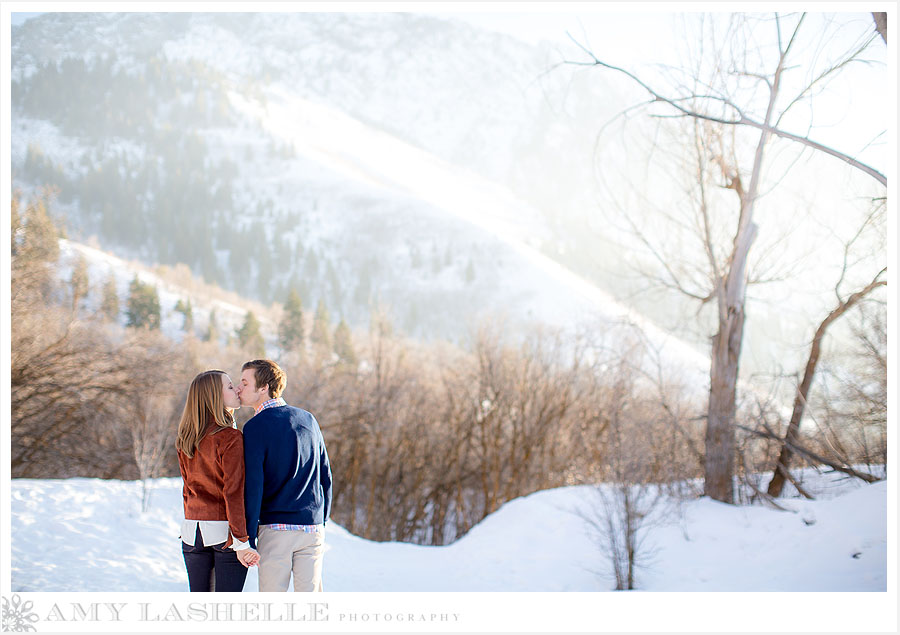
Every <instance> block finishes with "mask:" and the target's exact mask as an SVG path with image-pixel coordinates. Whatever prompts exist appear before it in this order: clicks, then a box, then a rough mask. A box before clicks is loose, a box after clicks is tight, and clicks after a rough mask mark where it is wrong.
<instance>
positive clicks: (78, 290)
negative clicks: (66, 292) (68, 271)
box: [69, 256, 89, 311]
mask: <svg viewBox="0 0 900 635" xmlns="http://www.w3.org/2000/svg"><path fill="white" fill-rule="evenodd" d="M69 285H70V286H71V287H72V310H73V311H75V310H77V309H78V302H79V300H81V299H82V298H83V297H85V296H86V295H87V292H88V285H89V278H88V265H87V260H85V257H84V256H79V257H78V260H77V261H75V265H74V266H73V267H72V277H71V278H69Z"/></svg>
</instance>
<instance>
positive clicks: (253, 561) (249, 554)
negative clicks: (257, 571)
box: [235, 547, 259, 567]
mask: <svg viewBox="0 0 900 635" xmlns="http://www.w3.org/2000/svg"><path fill="white" fill-rule="evenodd" d="M235 553H236V554H237V557H238V560H240V562H241V564H242V565H244V566H245V567H255V566H256V565H257V564H259V552H258V551H257V550H256V549H253V548H250V547H248V548H246V549H241V550H240V551H235Z"/></svg>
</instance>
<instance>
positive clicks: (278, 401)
mask: <svg viewBox="0 0 900 635" xmlns="http://www.w3.org/2000/svg"><path fill="white" fill-rule="evenodd" d="M286 405H287V403H285V401H284V399H282V398H281V397H276V398H275V399H269V400H268V401H264V402H262V403H261V404H259V405H258V406H257V407H256V412H254V413H253V416H254V417H255V416H256V415H258V414H259V413H260V412H262V411H263V410H265V409H266V408H277V407H278V406H286Z"/></svg>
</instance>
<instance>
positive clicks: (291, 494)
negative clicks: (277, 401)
mask: <svg viewBox="0 0 900 635" xmlns="http://www.w3.org/2000/svg"><path fill="white" fill-rule="evenodd" d="M243 432H244V464H245V469H246V482H245V485H244V501H245V503H246V508H247V532H248V533H249V534H250V546H252V547H253V548H256V537H257V534H258V531H259V525H269V524H273V523H287V524H291V525H322V524H324V523H325V521H326V520H327V519H328V515H329V514H330V513H331V466H330V465H329V463H328V453H327V452H326V451H325V439H323V438H322V431H321V430H320V429H319V423H318V422H317V421H316V418H315V417H314V416H312V414H310V413H309V412H307V411H306V410H301V409H300V408H294V407H292V406H276V407H274V408H266V409H265V410H262V411H261V412H260V413H259V414H258V415H256V416H254V417H252V418H251V419H250V420H249V421H248V422H247V423H246V424H244V429H243Z"/></svg>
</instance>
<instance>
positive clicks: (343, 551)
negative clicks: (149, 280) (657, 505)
mask: <svg viewBox="0 0 900 635" xmlns="http://www.w3.org/2000/svg"><path fill="white" fill-rule="evenodd" d="M802 478H803V479H804V486H805V487H808V488H810V489H812V490H814V491H815V492H816V493H817V494H818V498H817V500H814V501H809V500H805V499H799V498H787V499H784V500H783V501H780V502H781V503H782V504H783V505H784V507H786V508H787V511H777V510H774V509H771V508H768V507H760V506H751V507H736V506H730V505H725V504H722V503H718V502H715V501H712V500H710V499H708V498H701V499H695V500H689V501H686V502H685V503H684V504H683V506H682V507H681V510H680V513H673V514H672V515H671V516H670V517H669V518H668V522H667V523H666V524H662V525H659V526H654V527H652V528H651V529H650V531H649V533H648V534H647V538H646V543H645V544H646V549H647V551H649V552H652V557H651V559H650V564H649V566H647V567H646V568H645V569H643V570H641V571H639V573H638V578H637V582H638V584H637V586H638V587H639V588H640V589H642V590H646V591H885V590H886V589H887V578H888V573H887V549H888V545H887V542H888V537H887V492H888V487H887V482H885V481H882V482H878V483H875V484H871V485H867V484H863V483H861V482H860V481H849V480H846V479H843V478H840V477H837V476H835V475H834V474H831V475H827V474H816V473H815V472H813V471H810V470H806V471H805V472H804V473H803V475H802ZM153 487H154V491H153V494H152V498H151V509H150V510H149V511H148V512H141V493H140V492H141V484H140V483H139V482H130V481H103V480H97V479H68V480H30V479H15V480H13V481H12V494H11V496H12V508H11V509H12V514H11V518H12V561H11V564H12V590H13V591H74V590H77V591H112V590H115V591H144V592H146V591H187V577H186V574H185V571H184V565H183V562H182V558H181V554H180V547H179V540H178V535H179V527H180V523H181V518H182V516H181V514H182V502H181V480H180V479H160V480H157V481H153ZM592 494H593V492H592V489H591V488H590V487H588V486H576V487H566V488H561V489H555V490H548V491H542V492H537V493H535V494H532V495H530V496H526V497H523V498H520V499H516V500H513V501H510V502H509V503H507V504H505V505H503V507H501V508H500V509H499V510H498V511H497V512H495V513H494V514H492V515H490V516H488V517H487V518H485V519H484V520H483V521H482V522H481V523H479V524H478V525H477V526H475V527H474V528H473V529H472V530H471V531H470V532H469V533H468V534H466V535H465V536H464V537H463V538H461V539H460V540H458V541H457V542H455V543H453V544H451V545H448V546H445V547H424V546H417V545H410V544H401V543H375V542H371V541H367V540H363V539H361V538H358V537H356V536H353V535H351V534H349V533H348V532H347V531H346V530H344V529H343V528H341V527H340V526H338V525H336V524H334V523H329V524H328V526H327V542H328V551H327V552H326V556H325V590H326V591H605V590H611V589H612V588H613V587H614V582H613V578H612V575H611V573H610V571H609V566H608V564H607V563H606V561H605V559H604V557H603V554H602V552H601V551H600V549H599V547H598V546H597V542H596V537H595V536H593V535H592V534H591V531H590V530H589V529H588V527H587V525H586V524H585V521H584V520H582V517H581V515H580V513H579V510H584V509H585V508H586V507H587V506H589V505H591V501H592V500H594V499H593V498H592ZM548 527H552V533H553V539H552V540H548V539H547V531H548ZM49 544H53V545H54V548H53V549H52V550H49V551H48V550H47V549H46V545H49ZM535 545H540V548H535ZM256 575H257V574H256V571H251V573H250V575H249V576H248V579H247V583H246V586H245V591H255V590H257V589H258V586H257V585H258V581H257V577H256Z"/></svg>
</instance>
